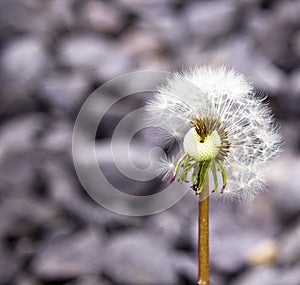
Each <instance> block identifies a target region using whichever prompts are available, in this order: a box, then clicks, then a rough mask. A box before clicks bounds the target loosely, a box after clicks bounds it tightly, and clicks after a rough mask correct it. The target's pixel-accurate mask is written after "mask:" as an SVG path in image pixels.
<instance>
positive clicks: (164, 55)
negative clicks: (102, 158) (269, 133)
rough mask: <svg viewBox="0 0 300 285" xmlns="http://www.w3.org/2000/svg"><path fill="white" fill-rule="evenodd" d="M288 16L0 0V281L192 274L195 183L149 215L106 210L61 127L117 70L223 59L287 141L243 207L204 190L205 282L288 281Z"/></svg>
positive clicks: (209, 6) (294, 275) (293, 109)
mask: <svg viewBox="0 0 300 285" xmlns="http://www.w3.org/2000/svg"><path fill="white" fill-rule="evenodd" d="M299 15H300V1H296V0H295V1H292V0H291V1H288V0H282V1H279V0H278V1H275V0H226V1H221V0H214V1H180V0H156V1H151V0H114V1H97V0H1V1H0V61H1V67H0V90H1V93H0V284H1V285H42V284H45V285H56V284H65V285H96V284H97V285H113V284H119V285H175V284H195V283H196V281H195V280H196V278H197V255H196V250H197V225H196V222H197V203H196V201H195V198H194V195H193V193H190V195H187V196H185V198H184V199H183V200H182V201H180V202H179V203H178V204H176V205H175V206H174V207H172V208H170V209H168V210H167V211H165V212H163V213H160V214H156V215H152V216H147V217H128V216H121V215H117V214H114V213H111V212H109V211H107V210H105V209H104V208H102V207H101V206H99V205H98V204H97V203H96V202H94V201H93V200H92V199H91V198H90V197H89V196H88V195H87V194H86V193H85V191H84V189H83V188H82V186H81V185H80V183H79V181H78V179H77V177H76V174H75V171H74V166H73V162H72V155H71V137H72V128H73V125H74V122H75V119H76V115H77V113H78V111H79V109H80V106H81V105H82V103H83V102H84V100H85V99H86V98H87V97H88V96H89V94H90V93H91V92H92V91H94V90H95V89H96V88H97V87H99V86H100V85H101V84H102V83H104V82H106V81H107V80H109V79H112V78H114V77H115V76H118V75H121V74H123V73H126V72H130V71H136V70H143V69H160V70H165V71H174V70H180V69H181V68H185V67H189V66H196V65H202V64H212V65H218V64H223V63H226V64H228V65H230V66H233V67H235V68H236V69H237V70H239V71H241V72H243V73H245V74H246V75H247V76H248V78H249V79H250V80H251V81H252V82H253V83H254V85H255V87H256V88H257V89H258V90H260V91H263V92H265V93H266V94H268V96H269V102H270V105H271V107H272V109H273V112H274V114H275V117H276V118H277V119H278V121H279V124H280V126H281V129H282V133H283V137H284V140H285V146H284V152H283V154H282V155H281V157H280V158H279V159H277V160H276V161H275V162H274V163H272V164H271V166H270V171H269V172H268V187H267V188H268V190H269V191H267V192H266V193H264V194H261V195H259V197H258V198H257V199H256V200H255V201H253V202H251V203H247V204H237V203H231V202H227V203H220V202H219V201H218V200H214V199H213V200H212V202H211V209H210V210H211V225H210V227H211V228H210V230H211V271H212V285H224V284H230V285H253V284H268V285H277V284H278V285H279V284H281V285H299V284H300V242H299V240H300V215H299V214H300V153H299V150H300V29H299V28H300V17H299ZM126 104H127V105H126ZM126 104H124V103H123V106H122V108H119V111H118V109H117V111H115V112H113V114H111V116H112V117H111V118H110V119H107V120H106V121H105V123H104V127H103V130H106V132H104V133H101V132H99V134H97V144H98V147H99V149H100V150H101V147H102V148H103V150H102V151H103V153H105V151H106V150H105V149H106V148H107V145H108V143H109V140H108V139H109V134H110V127H111V125H110V124H111V121H113V120H116V119H120V118H119V117H121V116H122V115H124V112H125V113H126V110H127V109H126V108H125V107H126V106H127V107H128V108H129V109H130V108H132V106H135V105H134V104H135V101H134V100H131V101H130V102H127V103H126ZM130 104H131V105H130ZM124 105H125V107H124ZM124 110H125V111H124ZM146 137H147V136H140V140H141V141H140V142H141V145H145V144H147V140H146V139H145V138H146ZM143 138H144V139H143ZM137 151H140V153H138V155H137V156H138V157H143V155H144V152H143V149H137ZM104 164H105V165H104V166H105V169H106V172H107V173H108V175H109V174H110V175H111V176H112V177H113V179H114V177H115V176H114V175H115V174H114V172H113V171H110V169H111V168H110V167H112V166H111V164H110V162H104ZM116 183H119V184H120V185H121V186H122V187H123V191H126V189H127V190H128V193H135V194H136V193H139V194H149V193H151V189H154V188H155V187H157V185H155V187H154V185H149V186H148V188H147V187H140V186H139V185H138V184H134V183H124V181H123V180H122V179H121V178H120V179H117V181H116ZM99 187H101V185H100V186H99ZM124 188H125V189H124Z"/></svg>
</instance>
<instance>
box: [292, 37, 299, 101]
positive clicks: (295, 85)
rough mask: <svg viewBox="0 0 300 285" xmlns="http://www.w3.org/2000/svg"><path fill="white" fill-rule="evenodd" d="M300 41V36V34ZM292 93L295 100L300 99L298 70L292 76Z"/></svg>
mask: <svg viewBox="0 0 300 285" xmlns="http://www.w3.org/2000/svg"><path fill="white" fill-rule="evenodd" d="M299 39H300V34H299ZM299 43H300V40H299ZM290 91H291V94H292V96H293V97H294V98H299V94H300V69H296V70H295V71H294V72H293V73H292V74H291V76H290Z"/></svg>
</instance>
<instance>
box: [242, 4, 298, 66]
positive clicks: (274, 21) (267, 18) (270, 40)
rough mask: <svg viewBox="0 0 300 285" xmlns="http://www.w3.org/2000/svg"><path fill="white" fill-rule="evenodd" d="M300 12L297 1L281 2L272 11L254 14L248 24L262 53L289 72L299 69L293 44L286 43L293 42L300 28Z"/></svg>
mask: <svg viewBox="0 0 300 285" xmlns="http://www.w3.org/2000/svg"><path fill="white" fill-rule="evenodd" d="M298 10H299V3H297V1H295V2H293V1H284V2H280V1H279V2H276V5H275V7H274V9H272V11H262V12H258V11H255V13H252V15H251V16H250V17H249V21H248V23H247V25H248V28H249V32H250V34H251V35H252V36H253V38H254V39H255V40H256V41H257V42H258V45H259V47H260V48H261V50H262V52H263V53H264V54H265V55H266V56H267V57H268V59H269V60H270V61H271V62H274V63H275V64H276V65H278V66H280V67H281V68H283V69H284V70H287V71H290V70H292V69H294V68H296V67H297V62H295V54H294V52H293V50H292V48H291V44H286V43H287V42H291V39H293V37H294V33H295V32H296V31H297V29H298V28H299V21H298V16H297V14H298ZM274 31H276V32H274Z"/></svg>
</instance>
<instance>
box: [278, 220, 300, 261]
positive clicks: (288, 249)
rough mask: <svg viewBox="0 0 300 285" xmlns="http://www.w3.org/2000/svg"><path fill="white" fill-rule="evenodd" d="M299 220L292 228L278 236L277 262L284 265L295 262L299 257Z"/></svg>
mask: <svg viewBox="0 0 300 285" xmlns="http://www.w3.org/2000/svg"><path fill="white" fill-rule="evenodd" d="M299 238H300V221H299V220H298V221H297V223H296V224H295V226H294V227H293V228H291V229H290V230H289V231H288V232H287V233H284V235H282V237H281V238H280V240H279V242H278V244H279V245H280V246H279V253H278V262H279V263H280V264H283V265H285V266H290V265H291V264H293V263H295V262H297V261H298V260H299V258H300V246H299Z"/></svg>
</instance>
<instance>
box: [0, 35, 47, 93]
mask: <svg viewBox="0 0 300 285" xmlns="http://www.w3.org/2000/svg"><path fill="white" fill-rule="evenodd" d="M1 66H2V69H1V70H2V73H4V76H5V77H6V79H7V80H13V81H14V87H15V84H17V85H18V86H19V87H20V88H22V87H25V88H26V89H28V88H31V87H32V86H31V85H32V84H34V83H35V82H36V80H39V79H40V78H41V77H42V76H43V74H44V73H45V71H46V69H47V67H48V66H49V56H48V53H47V50H46V48H45V45H44V44H43V43H42V42H41V41H40V39H38V38H35V37H20V38H18V39H16V40H13V41H11V42H9V44H8V45H6V47H5V48H4V50H3V52H2V55H1Z"/></svg>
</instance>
